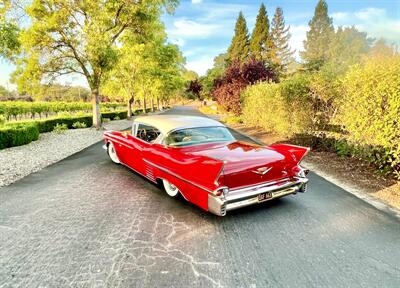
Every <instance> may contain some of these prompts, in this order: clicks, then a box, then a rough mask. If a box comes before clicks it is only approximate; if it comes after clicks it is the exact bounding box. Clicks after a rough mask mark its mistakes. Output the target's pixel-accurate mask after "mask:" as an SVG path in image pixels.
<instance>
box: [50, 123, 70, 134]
mask: <svg viewBox="0 0 400 288" xmlns="http://www.w3.org/2000/svg"><path fill="white" fill-rule="evenodd" d="M66 130H68V126H67V124H65V123H57V124H56V126H54V128H53V132H55V133H58V134H62V133H64V132H65V131H66Z"/></svg>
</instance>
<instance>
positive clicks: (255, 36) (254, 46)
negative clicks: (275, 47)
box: [249, 3, 271, 60]
mask: <svg viewBox="0 0 400 288" xmlns="http://www.w3.org/2000/svg"><path fill="white" fill-rule="evenodd" d="M270 45H271V39H270V35H269V20H268V15H267V10H266V9H265V5H264V3H261V6H260V9H259V10H258V15H257V18H256V25H255V26H254V29H253V32H252V34H251V38H250V45H249V48H250V53H251V54H252V56H254V57H255V58H256V59H257V60H266V59H265V58H266V53H265V52H266V51H267V49H268V48H269V47H270Z"/></svg>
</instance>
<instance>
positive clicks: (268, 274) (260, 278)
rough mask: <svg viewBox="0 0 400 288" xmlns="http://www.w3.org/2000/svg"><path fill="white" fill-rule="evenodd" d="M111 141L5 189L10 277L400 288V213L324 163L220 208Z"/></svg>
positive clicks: (6, 274)
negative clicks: (300, 177) (358, 193)
mask: <svg viewBox="0 0 400 288" xmlns="http://www.w3.org/2000/svg"><path fill="white" fill-rule="evenodd" d="M167 113H169V114H174V113H175V114H197V113H198V112H197V111H194V110H193V109H191V108H186V107H178V108H175V109H172V110H170V111H168V112H167ZM101 146H102V143H98V144H95V145H93V146H91V147H89V148H87V149H85V150H83V151H81V152H79V153H77V154H75V155H73V156H71V157H69V158H66V159H65V160H62V161H61V162H58V163H56V164H54V165H52V166H49V167H47V168H45V169H43V170H41V171H40V172H37V173H34V174H31V175H29V176H27V177H25V178H23V179H22V180H19V181H17V182H15V183H14V184H12V185H10V186H7V187H3V188H0V287H38V286H40V287H400V249H399V247H400V221H399V220H398V219H397V218H395V217H394V216H392V215H389V214H386V213H384V212H382V211H380V210H377V209H376V208H374V207H372V206H370V205H369V204H367V203H365V202H363V201H362V200H360V199H358V198H356V197H354V196H353V195H352V194H350V193H347V192H346V191H344V190H342V189H340V188H338V187H337V186H335V185H333V184H331V183H330V182H327V181H326V180H324V179H323V178H321V177H319V176H318V175H316V174H314V173H310V185H309V191H308V192H307V193H305V194H300V195H299V194H297V195H295V196H288V197H285V198H282V199H279V200H277V201H273V202H266V203H263V204H261V205H258V206H252V207H247V208H244V209H240V210H236V211H233V212H229V213H228V214H227V216H225V217H217V216H214V215H211V214H209V213H206V212H204V211H202V210H200V209H199V208H197V207H195V206H193V205H191V204H189V203H187V202H186V201H185V200H183V199H178V200H176V199H171V198H169V197H168V196H167V195H166V193H165V192H163V190H161V189H160V188H159V187H157V186H155V185H153V184H151V183H150V182H149V181H147V180H146V179H144V178H142V177H141V176H139V175H138V174H136V173H134V172H132V171H131V170H129V169H128V168H126V167H124V166H121V165H115V164H113V163H112V162H111V161H110V160H109V159H108V156H107V155H106V153H105V152H104V150H103V149H102V148H101ZM49 153H51V151H49ZM27 157H29V155H27ZM0 165H1V163H0Z"/></svg>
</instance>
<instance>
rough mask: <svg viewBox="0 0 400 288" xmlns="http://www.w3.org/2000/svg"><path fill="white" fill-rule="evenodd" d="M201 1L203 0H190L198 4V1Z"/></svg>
mask: <svg viewBox="0 0 400 288" xmlns="http://www.w3.org/2000/svg"><path fill="white" fill-rule="evenodd" d="M201 2H203V0H192V3H193V4H199V3H201Z"/></svg>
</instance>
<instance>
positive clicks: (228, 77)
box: [212, 59, 276, 115]
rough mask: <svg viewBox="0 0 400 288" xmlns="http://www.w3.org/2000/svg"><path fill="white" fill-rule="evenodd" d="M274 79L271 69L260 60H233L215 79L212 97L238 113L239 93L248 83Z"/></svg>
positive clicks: (239, 106)
mask: <svg viewBox="0 0 400 288" xmlns="http://www.w3.org/2000/svg"><path fill="white" fill-rule="evenodd" d="M267 80H268V81H276V77H275V74H274V73H273V72H272V70H270V69H267V68H266V67H265V65H264V63H262V62H261V61H257V60H255V59H251V60H250V61H249V62H247V63H245V64H241V63H240V62H233V63H232V64H231V65H230V66H229V67H228V68H227V69H226V71H225V73H224V75H223V77H222V78H220V79H216V80H215V82H214V87H213V91H212V94H213V97H214V98H215V99H216V100H217V102H218V104H220V105H221V106H222V107H223V108H224V109H225V110H227V111H228V112H233V113H234V114H235V115H239V114H240V112H241V101H240V100H241V99H240V94H241V92H242V91H243V90H244V89H245V88H246V86H248V85H253V84H255V83H257V82H259V81H267Z"/></svg>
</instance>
